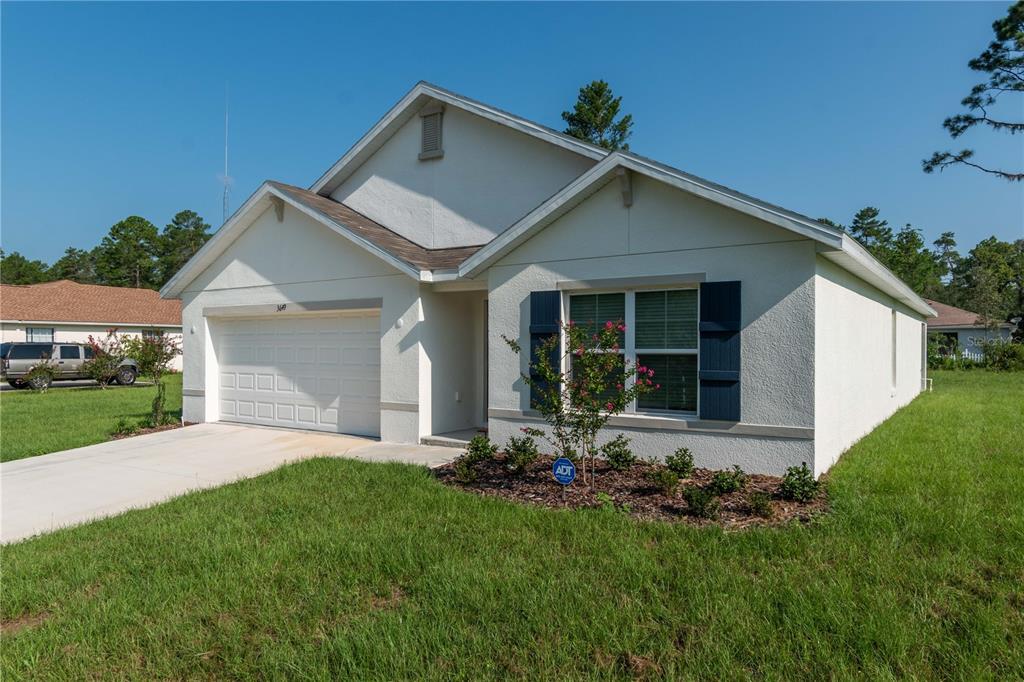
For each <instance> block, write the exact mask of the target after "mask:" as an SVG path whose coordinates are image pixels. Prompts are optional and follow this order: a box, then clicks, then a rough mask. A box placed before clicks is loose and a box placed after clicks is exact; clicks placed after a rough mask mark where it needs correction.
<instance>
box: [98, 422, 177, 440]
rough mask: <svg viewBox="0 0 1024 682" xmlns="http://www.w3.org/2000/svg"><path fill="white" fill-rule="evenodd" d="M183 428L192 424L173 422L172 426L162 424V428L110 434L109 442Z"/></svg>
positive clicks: (150, 427)
mask: <svg viewBox="0 0 1024 682" xmlns="http://www.w3.org/2000/svg"><path fill="white" fill-rule="evenodd" d="M183 426H192V422H185V423H184V424H182V423H181V422H174V423H173V424H164V425H163V426H147V427H145V428H141V429H139V430H138V431H136V432H135V433H115V434H111V436H110V440H123V439H125V438H134V437H135V436H145V435H146V434H147V433H160V432H161V431H170V430H171V429H180V428H181V427H183Z"/></svg>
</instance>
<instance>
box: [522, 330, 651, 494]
mask: <svg viewBox="0 0 1024 682" xmlns="http://www.w3.org/2000/svg"><path fill="white" fill-rule="evenodd" d="M560 326H561V332H562V333H561V335H559V334H552V335H551V336H550V337H549V338H548V339H547V340H546V341H544V342H543V343H542V344H541V345H540V346H539V347H538V348H536V349H534V350H533V357H531V358H530V360H529V366H530V370H531V371H530V372H528V373H525V374H523V375H522V378H523V381H524V382H526V385H527V386H529V387H530V389H531V390H532V391H533V392H534V393H536V394H537V398H536V399H535V400H534V401H533V404H532V407H533V408H534V409H536V410H537V411H538V412H540V414H541V416H542V417H544V420H545V421H546V422H547V423H548V425H549V426H550V431H551V433H550V434H548V433H547V432H545V431H543V430H541V429H534V428H527V429H524V431H525V432H526V434H527V435H529V436H535V437H539V438H542V439H544V440H546V441H547V442H548V443H549V444H551V445H552V446H553V447H554V448H555V450H556V451H557V453H558V454H559V455H561V456H562V457H569V458H570V459H577V457H579V458H580V460H581V461H582V464H583V481H584V482H585V483H586V482H587V481H588V476H587V463H588V458H589V464H590V476H589V483H590V487H591V489H593V487H594V471H595V464H596V461H597V460H596V457H597V434H598V432H599V431H600V430H601V429H602V428H603V427H604V425H605V424H607V423H608V420H609V419H610V418H611V417H613V416H614V415H616V414H619V413H620V412H622V411H623V410H624V409H626V405H628V404H629V403H631V402H632V401H633V400H634V399H635V398H637V397H639V396H641V395H643V394H645V393H647V392H649V391H655V390H658V389H660V388H661V386H660V385H657V384H655V383H654V370H652V369H648V368H646V367H642V366H637V365H636V364H634V363H630V362H627V361H626V360H624V359H623V356H622V355H621V354H620V353H619V352H618V351H619V349H620V348H621V344H622V337H623V335H624V333H625V331H626V325H624V324H623V323H622V322H621V321H620V322H606V323H605V324H604V326H603V327H601V328H600V329H592V328H591V327H590V326H588V325H577V324H575V323H574V322H572V321H570V322H569V323H568V324H563V325H560ZM560 336H564V338H565V341H566V348H565V351H564V352H563V353H561V354H560V353H559V352H558V348H559V344H560V342H561V341H560ZM505 342H506V343H507V344H508V345H509V347H510V348H511V349H512V350H513V352H515V353H517V354H518V353H520V352H521V349H520V346H519V343H518V342H517V341H516V340H514V339H508V338H505ZM563 366H565V367H567V368H568V369H567V370H566V371H564V372H563V371H562V367H563Z"/></svg>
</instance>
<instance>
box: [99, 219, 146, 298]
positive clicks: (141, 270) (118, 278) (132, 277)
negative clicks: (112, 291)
mask: <svg viewBox="0 0 1024 682" xmlns="http://www.w3.org/2000/svg"><path fill="white" fill-rule="evenodd" d="M157 240H158V233H157V229H156V227H155V226H154V225H153V223H151V222H149V221H148V220H146V219H145V218H140V217H139V216H134V215H133V216H129V217H127V218H125V219H124V220H122V221H121V222H119V223H117V224H115V225H114V226H113V227H111V228H110V232H109V233H108V234H107V236H105V237H104V238H103V241H101V242H100V245H99V246H97V247H96V250H95V252H94V254H95V258H96V275H97V279H98V280H99V282H100V284H108V285H111V286H117V287H135V288H136V289H141V288H150V289H155V288H157V283H158V280H157V269H156V255H157Z"/></svg>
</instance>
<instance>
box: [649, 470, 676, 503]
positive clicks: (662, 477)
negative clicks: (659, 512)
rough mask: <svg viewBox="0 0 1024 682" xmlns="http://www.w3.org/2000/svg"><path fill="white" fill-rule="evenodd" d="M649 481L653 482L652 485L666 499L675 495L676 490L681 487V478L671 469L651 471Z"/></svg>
mask: <svg viewBox="0 0 1024 682" xmlns="http://www.w3.org/2000/svg"><path fill="white" fill-rule="evenodd" d="M647 480H649V481H650V482H651V485H653V486H654V487H655V488H657V489H658V490H659V491H661V494H662V495H664V496H665V497H672V496H673V495H675V492H676V488H677V487H678V486H679V476H677V475H676V473H675V472H674V471H671V470H669V469H655V470H654V471H649V472H647Z"/></svg>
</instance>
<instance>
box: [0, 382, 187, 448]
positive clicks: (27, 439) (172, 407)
mask: <svg viewBox="0 0 1024 682" xmlns="http://www.w3.org/2000/svg"><path fill="white" fill-rule="evenodd" d="M164 380H165V381H166V382H167V412H168V414H172V415H174V416H175V417H180V416H181V374H171V375H168V376H167V377H166V378H165V379H164ZM154 397H156V388H155V387H154V386H111V387H109V388H106V389H101V388H98V387H88V388H73V387H62V386H61V384H60V383H56V384H54V386H53V387H52V388H50V390H48V391H46V392H45V393H36V392H35V391H30V390H28V389H25V390H21V391H3V392H2V393H0V462H9V461H11V460H13V459H21V458H23V457H33V456H35V455H45V454H47V453H49V452H58V451H60V450H67V449H68V448H78V447H82V446H83V445H92V444H93V443H102V442H103V441H105V440H107V439H108V438H109V437H110V432H111V430H113V428H114V426H116V425H117V421H118V420H119V419H120V418H121V417H125V418H127V419H129V420H134V421H138V420H141V419H143V418H144V417H146V416H148V415H149V412H150V405H151V403H152V402H153V398H154Z"/></svg>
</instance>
